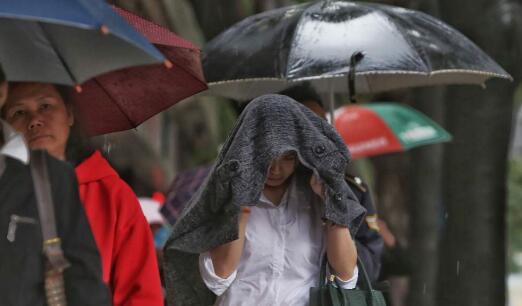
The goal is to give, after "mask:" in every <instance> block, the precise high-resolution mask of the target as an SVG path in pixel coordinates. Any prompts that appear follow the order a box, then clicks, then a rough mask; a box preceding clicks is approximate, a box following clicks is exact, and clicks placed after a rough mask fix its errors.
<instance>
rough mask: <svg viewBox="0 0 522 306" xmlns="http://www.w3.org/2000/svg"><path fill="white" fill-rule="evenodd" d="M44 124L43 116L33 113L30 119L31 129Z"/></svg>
mask: <svg viewBox="0 0 522 306" xmlns="http://www.w3.org/2000/svg"><path fill="white" fill-rule="evenodd" d="M41 126H43V120H42V116H40V115H39V114H33V115H31V117H30V119H29V126H28V128H29V130H32V129H34V128H37V127H41Z"/></svg>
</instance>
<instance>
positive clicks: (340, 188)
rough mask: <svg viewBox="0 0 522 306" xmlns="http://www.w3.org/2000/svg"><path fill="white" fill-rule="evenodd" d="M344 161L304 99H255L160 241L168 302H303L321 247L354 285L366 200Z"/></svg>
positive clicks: (334, 271)
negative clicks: (355, 237) (170, 230)
mask: <svg viewBox="0 0 522 306" xmlns="http://www.w3.org/2000/svg"><path fill="white" fill-rule="evenodd" d="M348 161H349V153H348V151H347V149H346V146H345V145H344V143H343V142H342V140H341V138H340V137H339V136H338V135H337V133H336V132H335V131H334V130H333V128H332V127H331V126H330V125H328V123H326V122H325V121H324V120H322V119H321V118H319V117H318V116H316V115H315V114H313V113H312V112H311V111H310V110H309V109H307V108H306V107H305V106H303V105H301V104H299V103H297V102H295V101H294V100H292V99H290V98H288V97H285V96H280V95H267V96H262V97H259V98H257V99H255V100H254V101H252V102H251V103H250V105H248V106H247V108H246V109H245V110H244V112H243V113H242V115H241V117H240V118H239V119H238V121H237V123H236V126H235V128H234V130H233V131H232V133H231V134H230V136H229V138H228V140H227V142H226V143H225V145H224V147H223V149H222V150H221V152H220V154H219V156H218V159H217V162H216V165H215V167H214V169H213V170H212V171H211V173H210V174H209V176H208V178H207V180H206V182H205V183H204V184H203V186H202V187H201V188H200V189H199V190H198V192H197V193H196V194H195V195H194V197H193V198H192V199H191V200H190V202H189V203H188V205H187V206H186V208H185V210H184V211H183V213H182V214H181V217H180V218H179V220H178V222H177V223H176V225H175V227H174V230H173V233H172V236H171V237H170V239H169V241H168V242H167V245H166V247H165V263H166V275H165V276H166V280H167V286H168V303H169V304H170V305H308V294H309V289H310V287H315V286H318V284H319V271H320V265H321V260H322V258H323V256H327V259H328V262H329V267H330V274H331V275H332V276H333V277H337V279H338V281H339V283H340V284H341V286H342V287H344V288H353V287H355V284H356V282H357V268H356V260H357V252H356V249H355V245H354V243H353V240H352V237H353V235H354V233H355V232H356V230H357V228H358V226H359V224H360V222H361V221H362V220H363V217H364V209H363V208H362V207H361V206H360V205H359V204H358V202H357V200H356V197H355V195H354V194H353V192H352V191H351V190H350V188H349V186H348V185H347V184H346V182H345V181H344V169H345V166H346V163H347V162H348ZM216 296H217V299H216Z"/></svg>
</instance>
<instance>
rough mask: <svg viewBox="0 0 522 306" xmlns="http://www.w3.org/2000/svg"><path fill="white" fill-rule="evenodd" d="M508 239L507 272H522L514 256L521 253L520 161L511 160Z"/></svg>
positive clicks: (521, 180) (521, 199)
mask: <svg viewBox="0 0 522 306" xmlns="http://www.w3.org/2000/svg"><path fill="white" fill-rule="evenodd" d="M507 217H508V220H507V221H508V239H509V250H508V256H509V271H510V272H518V271H521V270H522V266H521V264H522V263H520V262H516V261H515V260H514V258H515V255H516V254H517V253H518V254H521V253H522V159H519V160H513V161H511V162H510V165H509V176H508V214H507Z"/></svg>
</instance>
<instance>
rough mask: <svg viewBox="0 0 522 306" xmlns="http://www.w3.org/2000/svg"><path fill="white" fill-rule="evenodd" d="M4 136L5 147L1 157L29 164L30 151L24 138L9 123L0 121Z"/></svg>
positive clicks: (0, 151)
mask: <svg viewBox="0 0 522 306" xmlns="http://www.w3.org/2000/svg"><path fill="white" fill-rule="evenodd" d="M0 124H1V125H2V131H1V133H3V135H4V141H5V143H4V145H3V146H2V147H1V148H0V155H4V156H9V157H12V158H14V159H18V160H19V161H21V162H22V163H24V164H28V163H29V149H28V148H27V144H26V143H25V140H24V136H23V135H22V134H20V133H17V132H16V131H15V130H14V129H13V128H12V127H11V126H10V125H9V124H7V122H5V121H3V120H2V119H0Z"/></svg>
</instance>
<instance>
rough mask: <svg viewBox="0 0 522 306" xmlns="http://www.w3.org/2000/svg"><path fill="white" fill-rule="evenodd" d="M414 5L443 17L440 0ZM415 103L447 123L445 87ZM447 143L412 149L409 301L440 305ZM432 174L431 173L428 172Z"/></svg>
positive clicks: (418, 93)
mask: <svg viewBox="0 0 522 306" xmlns="http://www.w3.org/2000/svg"><path fill="white" fill-rule="evenodd" d="M410 7H411V8H413V9H416V10H420V11H423V12H426V13H428V14H430V15H432V16H436V17H438V16H439V7H438V1H437V0H423V1H412V3H411V6H410ZM413 95H414V103H413V106H414V107H415V108H417V109H418V110H419V111H421V112H423V113H424V114H426V115H427V116H428V117H430V118H431V119H433V120H434V121H436V122H437V123H439V124H441V125H442V126H444V124H443V120H444V103H443V101H444V89H443V88H427V89H417V90H415V91H414V92H413ZM442 165H443V145H430V146H425V147H422V148H418V149H415V150H413V151H412V152H411V165H410V166H411V168H410V169H411V172H410V190H409V191H410V192H409V199H408V203H409V212H410V237H409V241H410V245H409V251H410V254H411V260H412V262H411V273H412V274H411V277H410V292H409V296H408V304H409V305H412V306H436V305H437V303H436V302H435V300H436V285H437V274H438V273H437V272H438V242H439V229H440V226H439V224H440V222H439V220H440V214H441V204H440V203H441V198H442V195H441V190H442V188H441V184H442V168H443V166H442ZM427 173H429V174H430V175H426V174H427Z"/></svg>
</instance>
